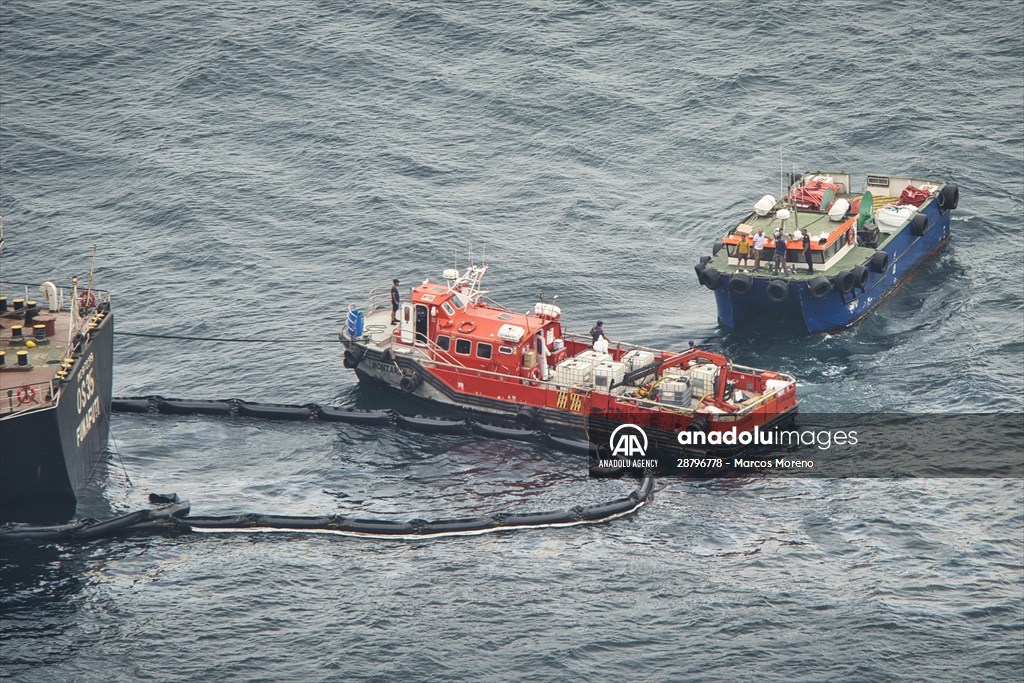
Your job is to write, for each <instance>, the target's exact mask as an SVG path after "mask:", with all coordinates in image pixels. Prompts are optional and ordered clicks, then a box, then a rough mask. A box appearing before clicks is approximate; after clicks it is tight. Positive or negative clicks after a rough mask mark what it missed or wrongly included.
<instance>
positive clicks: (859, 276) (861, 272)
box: [850, 265, 868, 289]
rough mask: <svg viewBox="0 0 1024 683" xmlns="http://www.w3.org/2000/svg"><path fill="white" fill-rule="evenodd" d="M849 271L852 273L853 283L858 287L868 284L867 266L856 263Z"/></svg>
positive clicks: (861, 287)
mask: <svg viewBox="0 0 1024 683" xmlns="http://www.w3.org/2000/svg"><path fill="white" fill-rule="evenodd" d="M850 273H851V274H852V275H853V284H854V285H856V286H857V287H859V288H860V289H864V288H865V287H867V286H868V269H867V268H865V267H864V266H862V265H857V266H854V267H853V269H852V270H851V271H850Z"/></svg>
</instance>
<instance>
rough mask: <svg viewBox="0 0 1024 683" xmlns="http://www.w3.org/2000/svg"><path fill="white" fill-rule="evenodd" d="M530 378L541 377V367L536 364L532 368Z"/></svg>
mask: <svg viewBox="0 0 1024 683" xmlns="http://www.w3.org/2000/svg"><path fill="white" fill-rule="evenodd" d="M530 379H540V368H538V367H537V366H536V365H534V366H533V367H532V368H530Z"/></svg>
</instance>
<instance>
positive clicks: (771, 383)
mask: <svg viewBox="0 0 1024 683" xmlns="http://www.w3.org/2000/svg"><path fill="white" fill-rule="evenodd" d="M788 384H789V382H787V381H785V380H781V379H769V380H766V381H765V383H764V389H765V392H769V391H777V390H778V389H785V388H786V385H788Z"/></svg>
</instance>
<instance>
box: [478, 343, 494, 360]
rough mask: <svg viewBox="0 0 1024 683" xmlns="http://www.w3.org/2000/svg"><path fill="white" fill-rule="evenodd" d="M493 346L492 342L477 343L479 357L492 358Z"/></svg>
mask: <svg viewBox="0 0 1024 683" xmlns="http://www.w3.org/2000/svg"><path fill="white" fill-rule="evenodd" d="M492 351H493V347H492V346H491V345H490V344H485V343H483V342H477V343H476V356H477V358H490V357H491V352H492Z"/></svg>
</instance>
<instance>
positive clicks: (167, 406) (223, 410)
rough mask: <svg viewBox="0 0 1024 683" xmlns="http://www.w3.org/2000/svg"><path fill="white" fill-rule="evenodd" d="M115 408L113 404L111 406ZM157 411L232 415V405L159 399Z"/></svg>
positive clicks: (177, 413) (219, 402)
mask: <svg viewBox="0 0 1024 683" xmlns="http://www.w3.org/2000/svg"><path fill="white" fill-rule="evenodd" d="M111 407H113V404H111ZM156 407H157V410H158V411H159V412H161V413H166V414H169V415H193V414H198V415H230V414H231V403H230V402H229V401H182V400H176V399H165V398H158V399H157V401H156Z"/></svg>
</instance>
